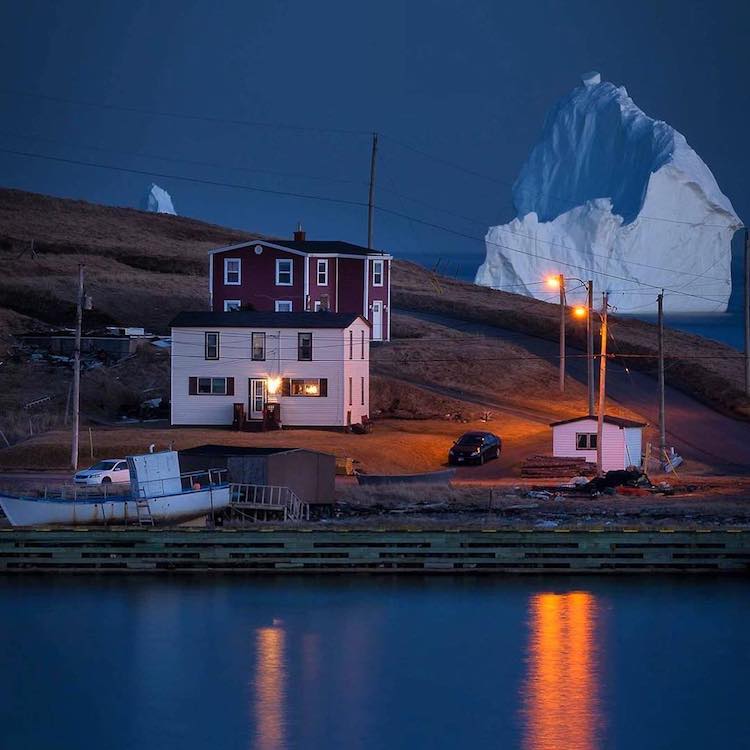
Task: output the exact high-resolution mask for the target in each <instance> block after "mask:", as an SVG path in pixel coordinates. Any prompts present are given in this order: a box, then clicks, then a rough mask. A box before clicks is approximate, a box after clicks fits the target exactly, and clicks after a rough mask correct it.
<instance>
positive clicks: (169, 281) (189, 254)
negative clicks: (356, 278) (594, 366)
mask: <svg viewBox="0 0 750 750" xmlns="http://www.w3.org/2000/svg"><path fill="white" fill-rule="evenodd" d="M258 236H261V235H254V234H250V233H248V232H243V231H239V230H233V229H226V228H223V227H218V226H214V225H211V224H207V223H204V222H200V221H195V220H193V219H187V218H182V217H174V216H166V215H162V214H149V213H145V212H142V211H136V210H133V209H127V208H113V207H108V206H99V205H94V204H90V203H85V202H82V201H72V200H65V199H59V198H51V197H48V196H43V195H36V194H33V193H25V192H21V191H17V190H0V263H2V268H3V274H2V275H1V276H0V348H6V349H7V346H8V344H9V343H10V341H11V336H10V334H11V333H14V332H16V333H17V332H21V331H26V330H29V329H30V328H37V327H45V326H49V325H71V324H72V322H73V299H74V295H75V279H76V268H77V264H78V263H79V262H84V263H85V264H86V274H87V288H88V291H89V293H90V294H91V296H92V297H93V299H94V307H95V310H94V311H92V312H88V313H86V316H85V321H84V327H92V326H94V325H97V324H101V323H103V322H105V321H111V322H117V323H121V324H129V325H143V326H146V327H147V328H149V329H150V330H153V331H156V332H158V331H164V330H165V329H166V325H167V323H168V321H169V320H170V319H171V318H172V317H173V316H174V315H175V313H176V312H178V311H179V310H183V309H200V308H203V307H205V306H206V304H207V296H208V294H207V269H208V263H207V255H206V253H207V251H208V250H209V249H210V248H212V247H216V246H219V245H223V244H230V243H233V242H239V241H243V240H247V239H252V238H253V237H258ZM32 240H34V248H33V252H32V248H31V241H32ZM395 251H396V253H397V252H398V251H397V249H396V250H395ZM392 302H393V305H394V306H395V307H399V308H405V309H412V310H421V311H428V312H438V313H445V314H450V315H451V316H454V317H457V318H461V319H465V320H469V321H481V322H483V323H488V324H495V325H499V326H502V327H505V328H509V329H512V330H516V331H520V332H524V333H529V334H532V335H535V336H541V337H544V338H555V337H556V336H557V325H558V317H557V316H558V308H557V306H556V305H551V304H548V303H545V302H540V301H537V300H531V299H529V298H527V297H521V296H518V295H514V294H510V293H507V292H499V291H494V290H491V289H486V288H483V287H476V286H474V285H472V284H467V283H465V282H460V281H456V280H455V279H448V278H445V277H440V276H436V275H435V274H432V273H431V272H429V271H428V270H426V269H424V268H422V267H421V266H418V265H416V264H414V263H408V262H405V261H397V262H396V263H395V265H394V272H393V294H392ZM612 333H613V341H612V346H613V348H614V350H615V351H618V350H619V351H621V352H629V353H635V354H640V355H643V356H642V357H641V358H639V359H635V360H632V361H629V364H631V365H632V366H633V367H638V368H642V369H646V370H652V371H653V370H654V369H655V360H654V359H653V358H652V357H653V354H654V353H655V347H656V338H655V327H654V326H653V325H650V324H647V323H643V322H640V321H636V320H620V319H616V318H614V319H613V321H612ZM583 334H584V329H583V325H581V324H579V325H577V326H576V324H574V323H571V331H570V334H569V336H570V340H571V342H573V343H576V344H578V345H580V346H581V347H582V348H583V347H584V339H583ZM394 336H395V338H396V339H397V341H396V342H394V344H392V345H391V346H389V347H380V348H378V349H376V350H375V351H374V354H373V360H374V370H375V373H376V374H380V375H382V376H384V379H383V380H381V381H379V382H380V387H379V388H378V389H377V393H375V394H374V396H375V399H376V407H375V408H379V409H382V411H383V412H384V413H386V414H392V415H394V416H399V417H403V416H418V417H424V416H434V415H435V414H440V413H441V412H444V411H446V410H448V411H455V410H456V403H455V399H454V400H452V396H455V393H453V394H451V393H450V392H449V391H462V390H463V391H470V392H471V393H472V394H474V395H476V396H477V398H475V399H474V400H473V401H470V402H466V403H464V404H463V409H464V410H465V411H467V412H469V411H477V410H479V411H481V409H482V405H481V401H482V399H486V400H487V401H488V403H495V404H497V403H502V404H508V405H513V406H516V407H524V406H526V407H530V408H532V409H533V408H538V409H539V410H542V411H545V412H546V413H554V414H557V415H561V416H563V415H569V414H572V413H575V412H576V411H580V410H581V409H582V408H583V398H584V393H583V388H582V387H581V386H580V384H578V383H571V384H570V387H569V389H568V393H566V395H565V397H564V398H563V399H561V398H558V395H557V392H556V387H555V384H556V378H557V374H556V373H557V370H556V368H555V367H553V366H552V365H551V364H549V363H547V362H545V361H543V360H539V359H527V360H519V358H518V355H519V353H523V351H524V350H520V352H519V347H518V346H517V345H515V344H511V343H508V342H503V341H499V340H494V339H492V340H490V339H484V338H481V337H478V338H477V339H476V340H467V337H465V336H459V335H457V334H455V333H451V332H450V331H449V330H448V329H443V328H441V327H440V326H435V325H433V324H426V323H417V322H415V320H414V319H413V318H411V319H405V318H401V319H399V318H397V317H394ZM3 343H4V344H5V347H3ZM4 354H5V352H3V351H0V359H2V358H3V356H4ZM667 354H668V356H670V357H671V359H670V361H669V365H668V368H667V378H668V380H669V382H670V383H672V384H674V385H677V386H679V387H681V388H682V389H683V390H685V391H687V392H689V393H692V394H693V395H696V396H697V397H699V398H700V399H702V400H703V401H705V402H707V403H710V404H712V405H714V406H717V407H718V408H721V409H723V410H724V411H727V412H729V413H732V414H734V415H736V416H743V417H745V418H750V404H749V403H748V401H747V399H745V398H744V397H743V396H742V393H741V388H742V369H741V360H740V359H738V358H737V352H736V351H734V350H731V349H729V348H728V347H726V346H723V345H721V344H718V343H714V342H710V341H707V340H705V339H702V338H700V337H697V336H691V335H689V334H683V333H680V332H677V331H672V330H670V331H669V332H668V335H667ZM695 355H699V356H700V357H701V358H700V359H695V358H692V357H694V356H695ZM144 356H146V355H144ZM504 357H508V358H510V357H512V358H514V360H515V362H516V364H515V365H514V366H513V367H512V368H508V367H498V366H497V363H498V362H501V361H502V360H503V358H504ZM430 359H431V360H433V364H430V363H429V361H428V360H430ZM147 360H148V366H146V367H144V368H141V367H140V366H135V367H133V368H131V370H132V371H131V372H127V373H125V372H122V373H116V372H115V371H112V372H109V373H98V374H96V375H94V374H93V373H91V374H89V375H87V376H86V377H85V378H84V380H87V379H88V380H89V382H90V383H93V385H92V386H91V388H92V391H94V392H106V391H112V392H113V393H115V394H116V395H115V396H113V398H112V399H111V400H110V402H109V403H106V399H104V400H103V399H101V398H100V399H99V402H102V403H98V402H97V403H98V406H96V407H95V408H93V407H90V408H92V411H91V412H90V413H89V415H90V416H92V417H96V418H104V417H111V416H113V412H114V411H115V404H118V403H120V402H122V401H127V400H128V399H130V400H132V399H135V398H137V397H138V396H139V394H140V395H144V394H145V393H147V392H148V393H153V390H154V389H155V388H157V389H158V388H162V389H163V388H164V387H165V383H166V382H168V380H167V379H168V372H167V369H166V360H163V361H162V362H161V364H160V363H159V360H158V358H156V364H154V356H153V355H151V354H149V355H147ZM434 360H440V364H439V365H438V366H435V364H434ZM42 369H43V368H40V367H37V369H36V370H34V369H33V367H31V366H30V365H22V364H18V365H14V366H12V367H10V368H8V367H6V368H5V369H4V370H3V369H0V408H3V407H5V416H6V419H7V416H8V414H9V410H12V408H13V405H14V404H15V405H16V407H18V406H19V405H20V404H22V403H25V402H27V401H30V400H32V399H34V398H38V397H41V396H44V395H48V392H50V393H54V394H56V396H55V397H56V402H57V404H58V407H57V408H58V411H59V412H61V411H62V410H64V400H65V394H66V393H67V383H68V382H69V378H70V373H69V371H67V370H65V369H60V368H57V369H54V371H47V370H49V368H46V369H45V370H44V372H42ZM141 369H142V370H143V372H145V373H147V374H148V375H147V376H145V377H140V372H141ZM159 373H160V374H159ZM152 381H154V382H152ZM157 381H158V383H157ZM415 383H422V384H427V385H430V386H434V388H435V389H437V391H433V395H432V396H431V397H430V398H428V397H427V396H426V395H425V392H424V391H416V392H415V390H414V387H413V386H414V384H415ZM410 384H411V385H410ZM128 390H130V391H132V392H127V393H126V392H125V391H128ZM440 391H442V393H441V392H440ZM436 393H437V395H436ZM550 394H554V398H552V399H550V398H548V396H549V395H550ZM91 395H92V397H93V395H94V394H93V393H92V394H91ZM146 397H149V396H146ZM477 402H479V403H477ZM422 404H426V406H424V407H421V405H422ZM420 408H421V409H422V411H424V410H425V409H426V412H427V413H421V412H420ZM490 408H491V407H490ZM23 417H24V415H23V413H21V414H20V418H21V420H22V422H23V421H24V419H23ZM0 429H3V426H2V425H1V424H0Z"/></svg>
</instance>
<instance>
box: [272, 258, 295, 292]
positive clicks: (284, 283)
mask: <svg viewBox="0 0 750 750" xmlns="http://www.w3.org/2000/svg"><path fill="white" fill-rule="evenodd" d="M282 263H288V264H289V281H279V272H280V270H281V268H280V266H281V264H282ZM285 273H286V272H285ZM276 286H294V261H293V260H292V259H291V258H276Z"/></svg>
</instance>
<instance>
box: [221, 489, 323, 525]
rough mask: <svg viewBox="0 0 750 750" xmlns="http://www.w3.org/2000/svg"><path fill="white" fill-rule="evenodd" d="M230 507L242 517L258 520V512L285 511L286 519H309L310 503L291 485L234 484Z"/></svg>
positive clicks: (230, 495) (230, 494)
mask: <svg viewBox="0 0 750 750" xmlns="http://www.w3.org/2000/svg"><path fill="white" fill-rule="evenodd" d="M229 507H230V509H231V510H232V511H235V512H237V513H238V515H239V516H240V517H252V519H253V520H257V512H258V511H261V512H263V513H264V515H266V514H267V513H268V512H269V511H271V512H278V513H283V516H284V520H285V521H307V520H309V519H310V505H309V504H308V503H306V502H304V501H303V500H301V499H300V497H299V496H298V495H297V493H295V492H294V490H292V489H291V488H290V487H284V486H278V485H267V484H232V485H231V490H230V493H229Z"/></svg>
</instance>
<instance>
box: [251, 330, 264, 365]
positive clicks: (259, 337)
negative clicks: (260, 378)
mask: <svg viewBox="0 0 750 750" xmlns="http://www.w3.org/2000/svg"><path fill="white" fill-rule="evenodd" d="M252 358H253V361H254V362H262V361H263V360H265V358H266V334H265V333H253V334H252Z"/></svg>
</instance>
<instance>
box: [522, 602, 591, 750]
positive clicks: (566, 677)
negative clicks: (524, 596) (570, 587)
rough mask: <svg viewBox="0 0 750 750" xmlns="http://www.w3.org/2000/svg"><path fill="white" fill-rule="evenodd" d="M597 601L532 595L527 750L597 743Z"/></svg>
mask: <svg viewBox="0 0 750 750" xmlns="http://www.w3.org/2000/svg"><path fill="white" fill-rule="evenodd" d="M596 617H597V605H596V600H595V598H594V596H593V595H592V594H589V593H587V592H573V593H569V594H549V593H546V594H537V595H535V596H533V597H532V599H531V605H530V618H529V625H530V629H531V637H530V643H529V659H528V674H527V679H526V682H525V685H524V690H523V714H524V718H525V720H526V727H525V732H524V748H526V750H561V748H565V750H596V748H598V747H599V727H600V724H601V720H600V711H599V685H598V663H597V658H598V657H597V644H596V629H595V628H596Z"/></svg>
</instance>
